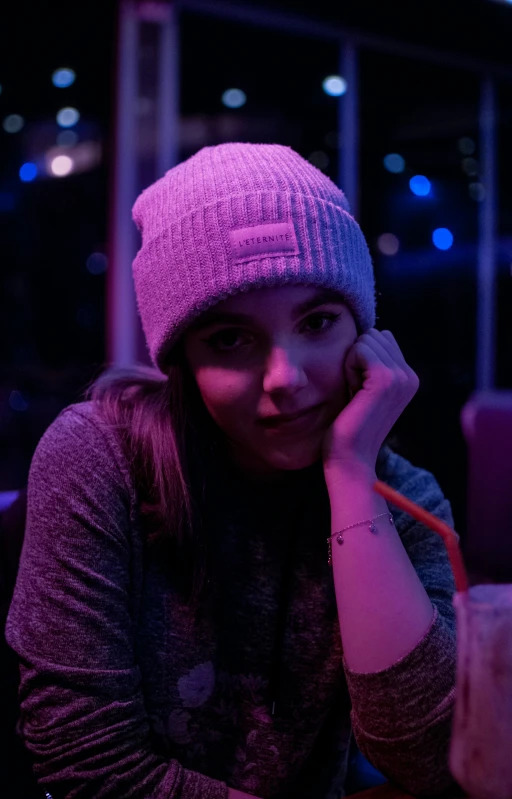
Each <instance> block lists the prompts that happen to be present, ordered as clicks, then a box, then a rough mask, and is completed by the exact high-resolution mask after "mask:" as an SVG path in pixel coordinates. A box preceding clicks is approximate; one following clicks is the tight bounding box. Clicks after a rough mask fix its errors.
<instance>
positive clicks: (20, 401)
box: [9, 391, 29, 411]
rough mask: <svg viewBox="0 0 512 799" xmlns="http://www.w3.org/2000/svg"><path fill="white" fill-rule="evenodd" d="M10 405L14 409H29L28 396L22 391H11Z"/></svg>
mask: <svg viewBox="0 0 512 799" xmlns="http://www.w3.org/2000/svg"><path fill="white" fill-rule="evenodd" d="M9 405H10V407H11V408H12V410H13V411H28V408H29V402H28V397H27V396H26V395H24V394H22V393H21V391H11V393H10V394H9Z"/></svg>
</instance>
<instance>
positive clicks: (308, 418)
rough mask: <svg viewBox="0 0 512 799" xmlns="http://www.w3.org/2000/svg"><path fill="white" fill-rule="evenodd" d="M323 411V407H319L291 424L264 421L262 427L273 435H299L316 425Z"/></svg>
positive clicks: (293, 420)
mask: <svg viewBox="0 0 512 799" xmlns="http://www.w3.org/2000/svg"><path fill="white" fill-rule="evenodd" d="M321 410H322V406H321V405H317V406H316V407H315V408H312V409H311V410H310V411H307V413H303V414H301V415H300V416H297V417H296V418H295V419H292V420H291V421H289V422H285V421H283V422H280V421H270V420H268V421H262V422H261V425H262V426H263V427H264V428H265V429H266V430H268V431H269V432H271V433H299V432H303V431H306V430H308V429H309V428H310V427H311V426H312V425H313V424H314V422H315V421H316V420H317V419H318V414H319V412H320V411H321Z"/></svg>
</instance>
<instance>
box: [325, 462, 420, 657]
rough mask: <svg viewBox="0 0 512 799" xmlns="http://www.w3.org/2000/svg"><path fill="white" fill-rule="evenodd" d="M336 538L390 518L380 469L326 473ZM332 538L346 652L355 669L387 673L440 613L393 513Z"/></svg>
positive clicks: (354, 467) (345, 468)
mask: <svg viewBox="0 0 512 799" xmlns="http://www.w3.org/2000/svg"><path fill="white" fill-rule="evenodd" d="M325 479H326V484H327V488H328V493H329V499H330V504H331V533H334V532H337V531H338V530H342V529H343V528H344V527H348V526H349V525H351V524H354V523H355V522H359V521H363V520H365V519H371V518H373V517H375V516H378V515H379V514H381V513H389V509H388V506H387V504H386V502H385V500H384V499H383V498H382V497H380V496H379V495H378V494H376V493H375V491H374V490H373V484H374V482H375V480H376V479H377V476H376V474H375V472H374V471H371V470H368V469H367V468H364V467H359V466H358V465H357V464H354V465H350V466H349V465H347V466H343V468H342V467H339V468H335V469H331V470H330V471H329V473H326V475H325ZM375 526H376V528H377V532H376V533H371V532H370V530H369V529H368V525H360V526H357V527H353V528H352V529H351V530H347V531H346V532H345V533H344V535H343V538H344V543H343V544H341V545H339V544H338V543H337V541H336V537H335V536H334V537H333V538H332V567H333V574H334V585H335V590H336V600H337V604H338V618H339V624H340V631H341V639H342V644H343V651H344V655H345V659H346V661H347V665H348V667H349V669H351V671H357V672H374V671H380V670H382V669H385V668H387V667H389V666H391V665H393V664H394V663H396V661H397V660H399V659H400V658H401V657H403V656H404V655H406V654H407V653H408V652H410V651H411V650H412V649H414V647H415V646H416V644H418V643H419V642H420V641H421V639H422V638H423V637H424V635H425V633H426V632H427V630H428V628H429V626H430V624H431V621H432V618H433V615H434V608H433V606H432V603H431V601H430V599H429V597H428V594H427V592H426V591H425V588H424V587H423V585H422V583H421V581H420V579H419V577H418V575H417V574H416V572H415V570H414V567H413V565H412V563H411V561H410V560H409V556H408V555H407V552H406V551H405V548H404V546H403V544H402V542H401V540H400V536H399V535H398V532H397V530H396V529H395V527H394V526H392V525H390V523H389V521H388V519H387V518H386V516H382V517H381V518H380V519H377V521H376V522H375Z"/></svg>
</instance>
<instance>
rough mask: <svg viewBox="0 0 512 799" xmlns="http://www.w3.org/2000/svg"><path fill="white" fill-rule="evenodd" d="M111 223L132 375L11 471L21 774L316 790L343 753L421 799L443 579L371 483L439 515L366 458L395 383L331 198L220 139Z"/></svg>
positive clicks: (449, 673) (451, 642)
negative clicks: (22, 529)
mask: <svg viewBox="0 0 512 799" xmlns="http://www.w3.org/2000/svg"><path fill="white" fill-rule="evenodd" d="M134 219H135V221H136V223H137V225H138V227H139V230H140V231H141V233H142V246H141V249H140V251H139V253H138V254H137V257H136V259H135V261H134V265H133V274H134V282H135V290H136V294H137V302H138V309H139V312H140V315H141V320H142V324H143V328H144V332H145V336H146V340H147V344H148V349H149V353H150V356H151V360H152V363H153V364H154V368H145V367H139V368H138V369H135V370H133V371H131V370H127V371H126V370H125V371H123V370H110V371H106V372H105V373H104V374H103V375H102V376H101V377H100V378H99V379H98V381H96V383H95V384H93V385H92V386H91V388H90V390H89V391H88V392H87V394H86V395H85V399H84V401H83V402H78V403H77V404H74V405H71V406H69V407H68V408H66V409H65V410H63V411H62V412H61V414H60V415H59V416H58V417H57V419H56V420H55V421H54V422H53V423H52V425H51V426H50V427H49V428H48V430H47V431H46V432H45V434H44V435H43V437H42V439H41V441H40V442H39V444H38V446H37V449H36V452H35V454H34V457H33V460H32V463H31V468H30V475H29V483H28V505H27V525H26V533H25V541H24V547H23V552H22V556H21V563H20V569H19V574H18V580H17V584H16V589H15V593H14V598H13V602H12V605H11V607H10V612H9V617H8V623H7V627H6V635H7V641H8V643H9V645H10V646H11V647H12V648H13V649H14V650H15V652H16V653H17V655H18V657H19V663H20V674H21V682H20V705H21V717H20V723H19V734H20V735H21V736H22V737H23V740H24V743H25V746H26V747H27V749H28V750H29V752H30V753H31V756H32V758H33V762H34V773H35V774H36V776H37V778H38V781H39V784H40V785H41V787H42V788H44V789H45V790H46V791H47V792H48V793H50V794H51V795H52V796H53V797H54V799H59V797H69V798H71V797H73V798H75V797H76V799H85V798H86V797H91V798H92V797H94V799H121V798H122V797H130V799H143V798H144V799H145V798H146V797H155V798H158V799H164V797H165V799H171V798H172V799H174V797H176V799H178V797H179V798H180V799H208V797H212V799H213V798H214V797H219V798H221V797H222V799H226V797H229V798H230V799H235V797H243V796H253V797H258V798H259V799H262V798H263V797H280V798H282V799H284V798H285V797H290V799H291V798H292V797H293V799H301V798H303V799H312V798H313V797H315V798H316V797H318V799H320V798H321V799H324V798H325V799H326V798H327V797H341V796H344V795H345V787H344V786H345V783H346V778H347V764H348V761H349V751H350V745H351V741H352V743H353V744H354V741H355V742H356V743H357V745H358V747H359V749H360V751H361V752H362V753H363V755H364V756H365V757H366V758H367V759H368V760H369V761H370V762H371V763H372V764H373V765H374V766H375V768H376V769H378V770H379V771H380V772H381V773H382V774H384V775H385V777H387V778H389V779H390V780H393V781H394V782H396V783H398V784H399V785H401V786H403V787H404V788H405V789H406V790H408V791H410V792H412V793H414V794H415V795H417V796H427V795H428V796H432V795H438V794H441V793H442V792H443V791H445V790H446V789H447V788H450V786H451V787H453V780H452V778H451V775H450V772H449V768H448V750H449V739H450V733H451V723H452V714H453V707H454V685H455V652H456V646H455V619H454V610H453V608H452V597H453V594H454V591H455V586H454V582H453V577H452V573H451V569H450V565H449V561H448V558H447V555H446V551H445V548H444V544H443V542H442V541H441V539H440V538H439V536H437V535H436V534H435V533H433V532H431V531H430V530H429V529H427V528H426V527H424V526H423V525H421V524H419V523H416V522H415V521H414V520H413V519H412V518H410V517H408V516H406V515H405V514H404V513H402V512H399V511H397V510H396V509H394V508H390V507H388V506H387V504H386V502H385V501H384V500H383V499H382V498H381V497H380V496H378V495H377V494H376V493H375V492H374V491H373V488H372V486H373V483H374V482H375V480H376V479H377V478H380V479H381V480H384V481H386V482H387V483H388V484H389V485H391V486H393V487H394V488H396V489H398V490H399V491H401V492H402V493H404V494H405V495H406V496H409V497H411V498H412V499H413V500H415V501H416V502H418V503H419V504H421V505H422V506H423V507H425V508H427V509H428V510H430V511H431V512H433V513H435V514H436V515H437V516H439V517H440V518H442V519H443V520H444V521H446V522H447V523H448V524H450V525H452V526H453V519H452V514H451V509H450V504H449V502H448V501H447V500H446V499H445V498H444V497H443V494H442V492H441V490H440V488H439V486H438V484H437V482H436V480H435V479H434V477H433V476H432V475H431V474H430V473H428V472H426V471H424V470H423V469H420V468H416V467H414V466H412V465H411V464H410V463H409V462H408V461H407V460H405V459H404V458H402V457H400V456H399V455H398V454H396V453H395V452H393V451H392V449H391V448H390V447H389V446H388V445H387V444H386V438H387V436H388V435H389V433H390V430H391V428H392V427H393V425H394V423H395V422H396V420H397V419H398V417H399V416H400V414H401V413H402V411H403V410H404V408H405V407H406V406H407V405H408V403H409V402H410V401H411V400H412V398H413V397H414V395H415V393H416V391H417V389H418V378H417V376H416V374H415V373H414V372H413V370H412V369H411V368H410V367H409V366H408V364H407V363H406V362H405V360H404V357H403V355H402V352H401V351H400V348H399V346H398V344H397V342H396V341H395V339H394V337H393V335H392V333H390V332H389V331H387V330H384V331H379V330H377V329H376V328H375V326H374V325H375V319H376V317H375V291H374V277H373V269H372V264H371V260H370V256H369V252H368V248H367V246H366V243H365V240H364V238H363V235H362V233H361V231H360V229H359V226H358V225H357V223H356V222H355V220H354V219H353V217H352V216H351V215H350V212H349V207H348V204H347V201H346V199H345V197H344V195H343V193H342V192H341V191H340V190H339V189H338V188H337V187H336V186H335V184H334V183H333V182H332V181H331V180H329V178H327V177H326V176H325V175H324V174H322V173H321V172H320V171H319V170H318V169H316V168H315V167H314V166H312V165H311V164H309V163H308V162H307V161H305V160H304V159H303V158H301V157H300V156H299V155H298V154H297V153H296V152H294V151H293V150H292V149H291V148H289V147H285V146H282V145H267V144H247V143H228V144H221V145H218V146H215V147H205V148H203V149H202V150H200V151H199V152H198V153H196V154H195V155H194V156H192V157H191V158H189V159H188V160H186V161H185V162H183V163H181V164H179V165H178V166H176V167H174V168H173V169H171V170H170V171H169V172H168V173H167V174H166V175H165V176H164V177H163V178H162V179H161V180H159V181H157V182H156V183H155V184H154V185H152V186H150V187H149V188H148V189H147V190H146V191H144V192H143V193H142V195H141V196H140V197H139V198H138V200H137V202H136V204H135V206H134ZM297 414H298V415H299V416H298V418H296V419H295V420H286V419H284V418H281V417H286V416H289V415H292V416H295V415H297ZM352 736H353V737H352Z"/></svg>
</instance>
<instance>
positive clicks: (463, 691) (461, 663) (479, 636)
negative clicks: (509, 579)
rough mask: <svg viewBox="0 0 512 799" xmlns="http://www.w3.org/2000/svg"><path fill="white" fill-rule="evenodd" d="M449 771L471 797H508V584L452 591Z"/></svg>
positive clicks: (511, 630) (511, 721)
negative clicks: (452, 690) (453, 688)
mask: <svg viewBox="0 0 512 799" xmlns="http://www.w3.org/2000/svg"><path fill="white" fill-rule="evenodd" d="M453 605H454V607H455V612H456V617H457V677H456V700H455V712H454V721H453V727H452V736H451V743H450V761H449V762H450V771H451V773H452V775H453V776H454V778H455V779H456V780H457V782H458V783H459V784H460V785H461V786H462V787H463V788H464V790H465V791H466V792H467V793H468V794H469V796H470V797H471V799H512V584H490V585H474V586H471V587H470V588H469V589H468V590H467V591H462V592H456V593H455V595H454V598H453Z"/></svg>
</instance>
